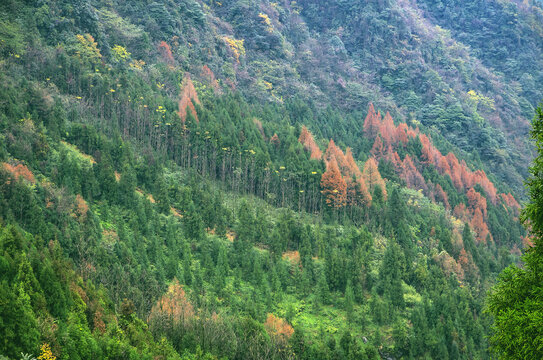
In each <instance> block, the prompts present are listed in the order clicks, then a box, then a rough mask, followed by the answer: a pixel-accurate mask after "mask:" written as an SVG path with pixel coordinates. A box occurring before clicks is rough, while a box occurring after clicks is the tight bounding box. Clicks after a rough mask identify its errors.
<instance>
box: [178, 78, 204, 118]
mask: <svg viewBox="0 0 543 360" xmlns="http://www.w3.org/2000/svg"><path fill="white" fill-rule="evenodd" d="M182 88H183V90H182V92H181V96H180V99H179V117H180V118H181V120H183V123H184V122H185V120H186V118H187V108H188V109H189V110H190V112H191V113H192V115H193V116H194V118H195V119H196V121H198V114H196V108H195V107H194V103H197V104H200V100H199V99H198V94H197V93H196V89H195V88H194V84H193V83H192V80H191V78H190V74H189V73H186V74H185V79H184V80H183V85H182Z"/></svg>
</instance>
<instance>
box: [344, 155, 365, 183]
mask: <svg viewBox="0 0 543 360" xmlns="http://www.w3.org/2000/svg"><path fill="white" fill-rule="evenodd" d="M345 162H346V163H347V167H348V169H349V175H350V176H354V177H355V178H357V179H358V178H360V177H361V176H362V172H361V171H360V168H359V167H358V165H357V164H356V161H355V159H354V156H353V152H352V151H351V148H347V150H346V151H345Z"/></svg>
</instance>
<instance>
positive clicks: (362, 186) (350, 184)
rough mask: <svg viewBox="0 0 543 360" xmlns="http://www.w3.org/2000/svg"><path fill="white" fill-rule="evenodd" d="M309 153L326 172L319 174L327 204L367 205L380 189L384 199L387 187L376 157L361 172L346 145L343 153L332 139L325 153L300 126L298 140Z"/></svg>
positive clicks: (333, 205)
mask: <svg viewBox="0 0 543 360" xmlns="http://www.w3.org/2000/svg"><path fill="white" fill-rule="evenodd" d="M298 140H299V141H300V143H302V145H303V146H304V148H305V149H306V150H307V151H309V152H310V153H311V159H315V160H323V161H324V163H325V165H326V171H325V172H324V173H323V174H322V177H321V188H322V190H321V192H322V194H323V195H324V198H325V201H326V204H328V205H329V206H330V207H332V208H335V209H340V208H344V207H355V206H358V207H360V206H370V205H371V202H372V195H373V194H374V192H375V190H376V189H377V188H379V190H377V191H379V192H380V194H381V195H380V196H381V198H382V199H384V200H386V197H387V193H386V186H385V182H384V180H383V178H382V177H381V174H380V173H379V170H378V168H377V162H376V161H375V159H373V158H370V159H369V160H368V161H367V162H366V163H365V165H364V168H363V171H360V168H359V167H358V164H357V163H356V160H355V159H354V157H353V153H352V151H351V149H350V148H347V150H346V152H345V153H344V152H343V151H342V150H341V149H340V148H339V147H338V146H337V145H336V144H335V143H334V140H333V139H331V140H330V142H329V143H328V148H327V149H326V151H325V153H324V155H323V154H322V152H321V150H320V148H319V147H318V145H317V144H316V142H315V140H314V138H313V135H312V134H311V132H310V131H309V130H308V129H307V128H306V127H305V126H303V127H302V131H301V133H300V137H299V139H298Z"/></svg>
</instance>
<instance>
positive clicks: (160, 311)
mask: <svg viewBox="0 0 543 360" xmlns="http://www.w3.org/2000/svg"><path fill="white" fill-rule="evenodd" d="M193 317H194V308H193V306H192V304H191V303H190V302H189V300H188V299H187V297H186V294H185V290H183V287H182V286H181V285H180V284H179V281H177V279H174V280H173V281H172V283H171V284H170V285H169V286H168V291H167V292H166V294H164V295H162V297H161V298H160V299H159V300H158V302H157V303H156V304H155V305H154V306H153V307H152V309H151V313H150V315H149V323H150V324H151V325H152V326H154V327H158V328H161V329H164V328H166V327H169V326H170V327H171V326H183V327H186V326H187V325H188V323H189V321H190V320H191V319H192V318H193Z"/></svg>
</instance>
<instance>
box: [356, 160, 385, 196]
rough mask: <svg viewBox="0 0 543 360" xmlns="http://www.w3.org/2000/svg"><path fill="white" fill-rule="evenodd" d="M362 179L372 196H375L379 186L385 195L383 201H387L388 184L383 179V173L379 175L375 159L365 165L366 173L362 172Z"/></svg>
mask: <svg viewBox="0 0 543 360" xmlns="http://www.w3.org/2000/svg"><path fill="white" fill-rule="evenodd" d="M362 178H363V179H364V182H365V183H366V186H367V187H368V190H369V192H370V194H373V192H374V191H375V188H376V187H377V186H378V187H380V188H381V191H382V193H383V199H384V200H386V198H387V189H386V184H385V181H384V180H383V178H382V177H381V173H379V169H378V167H377V162H376V161H375V159H374V158H372V157H371V158H369V159H368V160H367V161H366V163H365V164H364V171H363V172H362Z"/></svg>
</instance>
